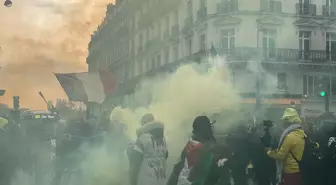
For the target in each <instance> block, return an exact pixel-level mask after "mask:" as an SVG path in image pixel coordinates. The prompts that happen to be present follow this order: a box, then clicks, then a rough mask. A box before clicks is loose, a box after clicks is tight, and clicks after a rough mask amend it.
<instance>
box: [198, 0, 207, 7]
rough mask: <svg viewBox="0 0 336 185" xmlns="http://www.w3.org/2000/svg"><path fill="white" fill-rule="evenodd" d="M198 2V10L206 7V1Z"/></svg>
mask: <svg viewBox="0 0 336 185" xmlns="http://www.w3.org/2000/svg"><path fill="white" fill-rule="evenodd" d="M199 1H200V8H205V7H206V0H199Z"/></svg>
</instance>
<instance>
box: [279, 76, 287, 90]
mask: <svg viewBox="0 0 336 185" xmlns="http://www.w3.org/2000/svg"><path fill="white" fill-rule="evenodd" d="M286 77H287V75H286V73H278V74H277V83H278V84H277V88H278V89H280V90H287V82H286V81H287V78H286Z"/></svg>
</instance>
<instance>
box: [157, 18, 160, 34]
mask: <svg viewBox="0 0 336 185" xmlns="http://www.w3.org/2000/svg"><path fill="white" fill-rule="evenodd" d="M157 25H158V26H157V36H158V38H161V22H160V21H159V22H158V23H157Z"/></svg>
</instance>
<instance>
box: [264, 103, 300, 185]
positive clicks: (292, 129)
mask: <svg viewBox="0 0 336 185" xmlns="http://www.w3.org/2000/svg"><path fill="white" fill-rule="evenodd" d="M282 120H283V121H284V124H283V126H284V128H285V130H284V131H283V133H282V135H281V138H280V142H279V144H278V149H276V150H268V151H267V154H268V156H269V157H271V158H273V159H275V160H277V178H278V179H277V181H278V183H280V184H281V185H301V184H302V177H301V173H300V166H299V164H298V162H297V161H300V160H301V159H302V156H303V151H304V146H305V133H304V131H303V127H302V126H301V120H300V118H299V116H298V113H297V111H296V110H295V109H293V108H287V109H286V110H285V111H284V113H283V116H282Z"/></svg>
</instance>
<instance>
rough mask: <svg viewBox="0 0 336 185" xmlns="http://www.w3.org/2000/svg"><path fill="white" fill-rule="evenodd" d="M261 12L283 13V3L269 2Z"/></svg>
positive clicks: (262, 7)
mask: <svg viewBox="0 0 336 185" xmlns="http://www.w3.org/2000/svg"><path fill="white" fill-rule="evenodd" d="M260 11H262V12H270V13H281V12H282V3H281V2H280V1H269V3H267V4H265V5H264V6H262V4H261V7H260Z"/></svg>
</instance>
